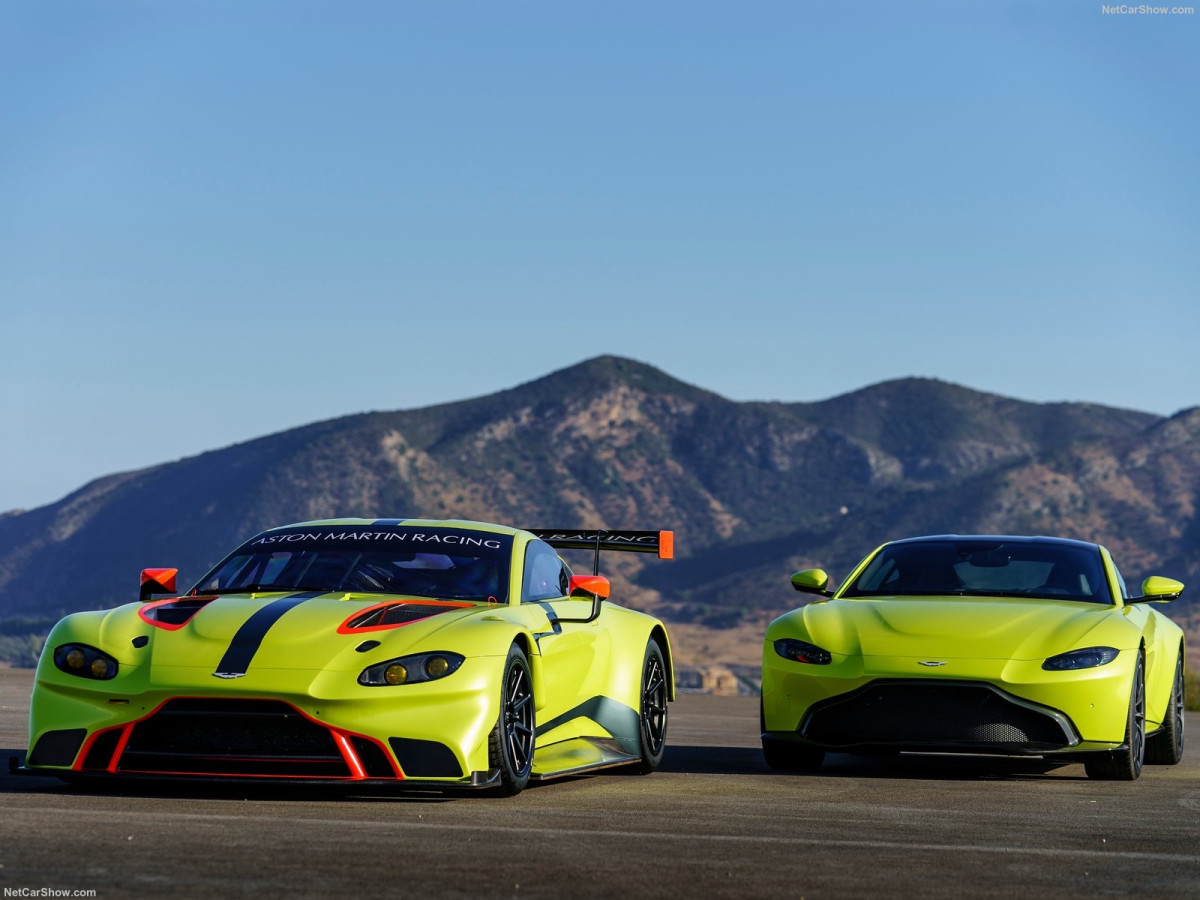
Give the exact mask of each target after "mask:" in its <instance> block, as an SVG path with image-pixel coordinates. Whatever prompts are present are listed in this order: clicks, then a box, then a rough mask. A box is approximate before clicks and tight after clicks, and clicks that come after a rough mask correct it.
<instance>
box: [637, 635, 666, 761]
mask: <svg viewBox="0 0 1200 900" xmlns="http://www.w3.org/2000/svg"><path fill="white" fill-rule="evenodd" d="M640 719H641V722H640V726H641V727H640V734H641V754H642V758H641V761H640V762H639V763H638V764H637V771H638V772H639V773H640V774H642V775H649V774H650V773H651V772H653V771H654V770H655V769H657V768H658V765H659V763H661V762H662V758H663V750H664V747H665V745H666V741H667V667H666V664H665V662H664V661H663V653H662V648H661V647H659V646H658V641H656V640H654V639H653V638H651V639H650V642H649V643H648V644H646V655H645V658H644V659H643V661H642V708H641V715H640Z"/></svg>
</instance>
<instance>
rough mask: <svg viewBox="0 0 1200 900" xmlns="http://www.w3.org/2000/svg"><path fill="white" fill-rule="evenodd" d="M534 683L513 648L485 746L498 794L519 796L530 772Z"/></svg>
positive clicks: (526, 663)
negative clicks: (496, 778) (496, 771)
mask: <svg viewBox="0 0 1200 900" xmlns="http://www.w3.org/2000/svg"><path fill="white" fill-rule="evenodd" d="M535 736H536V735H535V725H534V704H533V679H532V678H531V677H530V674H529V661H528V660H527V659H526V658H525V653H524V652H523V651H522V650H521V648H520V647H518V646H517V645H516V644H514V645H513V646H512V648H511V649H510V650H509V651H508V659H507V660H505V663H504V679H503V681H502V682H501V686H500V717H499V719H497V720H496V727H495V729H493V731H492V737H491V741H490V742H489V745H488V751H489V757H490V762H491V766H492V768H495V769H499V770H500V785H499V788H498V792H499V793H501V794H504V795H505V796H509V797H511V796H513V795H514V794H519V793H521V791H523V790H524V789H525V786H526V785H527V784H529V773H530V772H531V771H532V770H533V745H534V738H535Z"/></svg>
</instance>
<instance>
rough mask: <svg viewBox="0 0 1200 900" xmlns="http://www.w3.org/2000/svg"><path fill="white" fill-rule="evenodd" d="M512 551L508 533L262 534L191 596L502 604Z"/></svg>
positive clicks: (325, 530)
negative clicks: (263, 594)
mask: <svg viewBox="0 0 1200 900" xmlns="http://www.w3.org/2000/svg"><path fill="white" fill-rule="evenodd" d="M511 550H512V538H511V537H510V536H508V535H502V534H489V533H484V532H474V533H470V532H464V531H458V530H451V529H433V528H425V529H407V530H406V529H389V530H387V531H357V532H355V531H350V530H349V529H347V528H346V527H335V528H331V527H330V526H317V527H311V528H306V529H302V530H301V529H297V530H294V531H288V532H274V533H273V532H267V533H266V534H263V535H259V536H258V537H257V538H255V539H253V540H251V541H248V542H247V543H246V544H244V545H242V546H241V547H239V548H238V549H237V550H235V551H234V552H233V553H232V554H230V556H228V557H226V558H225V559H224V560H223V561H222V562H221V563H220V564H218V565H217V567H216V568H214V569H213V570H212V571H211V572H209V573H208V574H207V575H205V576H204V577H203V578H202V579H201V580H200V582H199V583H198V584H197V585H196V587H195V588H194V589H193V593H201V594H207V593H233V592H238V593H247V592H251V591H351V592H355V593H382V594H405V595H409V596H418V597H432V598H437V599H445V600H491V601H493V602H495V601H499V602H504V601H505V600H506V598H507V596H508V572H509V558H510V555H511Z"/></svg>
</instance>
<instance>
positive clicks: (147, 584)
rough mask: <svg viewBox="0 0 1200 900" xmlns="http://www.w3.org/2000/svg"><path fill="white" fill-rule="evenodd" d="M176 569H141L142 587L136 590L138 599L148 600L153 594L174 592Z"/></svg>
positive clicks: (177, 572)
mask: <svg viewBox="0 0 1200 900" xmlns="http://www.w3.org/2000/svg"><path fill="white" fill-rule="evenodd" d="M178 574H179V570H178V569H142V589H141V590H140V591H139V592H138V600H139V601H141V602H142V603H145V602H146V601H148V600H149V599H150V598H151V597H153V596H154V595H155V594H174V593H175V576H176V575H178Z"/></svg>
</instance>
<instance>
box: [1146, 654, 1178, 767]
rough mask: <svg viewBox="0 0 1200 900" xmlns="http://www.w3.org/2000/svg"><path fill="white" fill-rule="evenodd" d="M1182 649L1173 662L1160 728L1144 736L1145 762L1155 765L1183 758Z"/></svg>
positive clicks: (1174, 762)
mask: <svg viewBox="0 0 1200 900" xmlns="http://www.w3.org/2000/svg"><path fill="white" fill-rule="evenodd" d="M1184 691H1185V688H1184V684H1183V651H1182V650H1181V651H1180V652H1179V658H1178V660H1177V661H1176V663H1175V678H1174V680H1173V681H1172V682H1171V697H1170V699H1169V700H1168V701H1167V715H1166V718H1165V719H1164V720H1163V725H1162V728H1160V729H1159V730H1158V731H1157V732H1156V733H1154V734H1152V735H1150V736H1149V737H1148V738H1146V762H1148V763H1150V764H1151V765H1156V766H1173V765H1175V764H1176V763H1177V762H1179V761H1180V760H1181V759H1183V741H1184V723H1183V703H1184Z"/></svg>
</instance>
